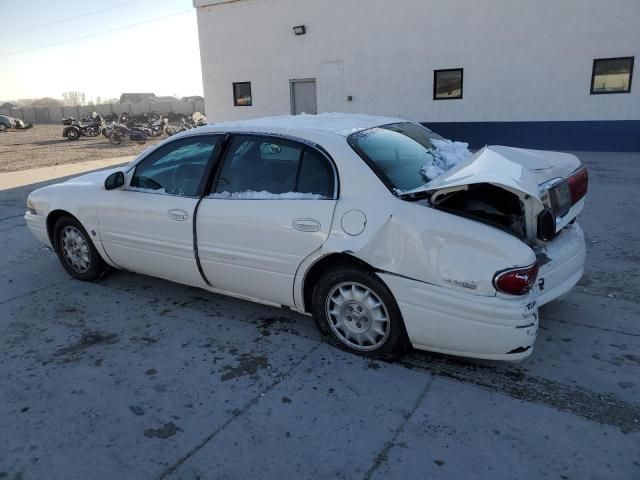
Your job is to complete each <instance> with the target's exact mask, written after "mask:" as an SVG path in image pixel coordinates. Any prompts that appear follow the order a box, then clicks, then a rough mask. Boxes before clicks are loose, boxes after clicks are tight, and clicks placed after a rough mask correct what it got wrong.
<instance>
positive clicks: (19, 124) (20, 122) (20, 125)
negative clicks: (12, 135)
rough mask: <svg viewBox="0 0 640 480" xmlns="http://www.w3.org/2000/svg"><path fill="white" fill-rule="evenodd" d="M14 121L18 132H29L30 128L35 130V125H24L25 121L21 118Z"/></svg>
mask: <svg viewBox="0 0 640 480" xmlns="http://www.w3.org/2000/svg"><path fill="white" fill-rule="evenodd" d="M13 121H14V122H16V126H15V127H13V128H15V129H16V130H29V129H30V128H33V123H24V120H22V119H21V118H15V117H14V118H13Z"/></svg>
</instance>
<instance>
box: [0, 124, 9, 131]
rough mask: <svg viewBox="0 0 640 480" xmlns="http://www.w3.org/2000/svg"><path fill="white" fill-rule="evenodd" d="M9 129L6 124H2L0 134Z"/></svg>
mask: <svg viewBox="0 0 640 480" xmlns="http://www.w3.org/2000/svg"><path fill="white" fill-rule="evenodd" d="M8 129H9V127H7V126H6V125H5V124H4V123H0V132H6V131H7V130H8Z"/></svg>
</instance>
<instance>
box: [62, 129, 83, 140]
mask: <svg viewBox="0 0 640 480" xmlns="http://www.w3.org/2000/svg"><path fill="white" fill-rule="evenodd" d="M65 136H66V137H67V140H78V139H79V138H80V131H79V130H78V129H77V128H70V129H69V130H67V132H66V133H65Z"/></svg>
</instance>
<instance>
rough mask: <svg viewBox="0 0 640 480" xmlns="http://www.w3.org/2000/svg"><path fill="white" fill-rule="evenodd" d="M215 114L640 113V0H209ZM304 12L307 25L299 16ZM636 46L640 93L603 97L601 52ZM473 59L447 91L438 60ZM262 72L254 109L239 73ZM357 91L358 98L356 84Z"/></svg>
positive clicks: (204, 26) (434, 116)
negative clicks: (303, 88) (438, 89)
mask: <svg viewBox="0 0 640 480" xmlns="http://www.w3.org/2000/svg"><path fill="white" fill-rule="evenodd" d="M194 4H195V5H196V7H197V12H198V29H199V35H200V52H201V57H202V69H203V83H204V93H205V99H206V110H207V117H208V118H209V121H218V120H223V119H239V118H250V117H256V116H264V115H275V114H287V113H290V93H289V80H290V79H295V78H310V77H315V78H317V88H318V111H320V112H322V111H357V112H368V113H383V114H397V115H401V116H404V117H407V118H411V119H414V120H419V121H430V122H451V121H532V120H539V121H549V120H637V119H640V78H639V75H640V73H639V72H640V0H606V1H605V0H535V1H534V0H231V1H230V0H195V1H194ZM301 24H304V25H306V27H307V34H306V35H303V36H298V37H297V36H295V35H294V34H293V31H292V28H293V26H295V25H301ZM622 56H635V57H636V62H635V63H636V65H635V72H634V79H633V85H632V92H631V93H630V94H616V95H590V93H589V92H590V82H591V69H592V65H593V59H594V58H602V57H622ZM457 67H462V68H464V98H463V99H462V100H444V101H434V100H433V99H432V98H433V70H434V69H443V68H457ZM241 81H251V84H252V93H253V107H234V105H233V95H232V83H233V82H241ZM348 95H352V96H353V102H347V96H348Z"/></svg>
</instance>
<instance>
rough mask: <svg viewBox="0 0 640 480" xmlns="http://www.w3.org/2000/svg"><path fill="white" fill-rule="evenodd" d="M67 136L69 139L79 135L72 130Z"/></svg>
mask: <svg viewBox="0 0 640 480" xmlns="http://www.w3.org/2000/svg"><path fill="white" fill-rule="evenodd" d="M67 136H68V137H69V138H72V139H73V138H76V137H77V136H78V133H77V132H76V131H75V130H70V131H69V133H68V134H67Z"/></svg>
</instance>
